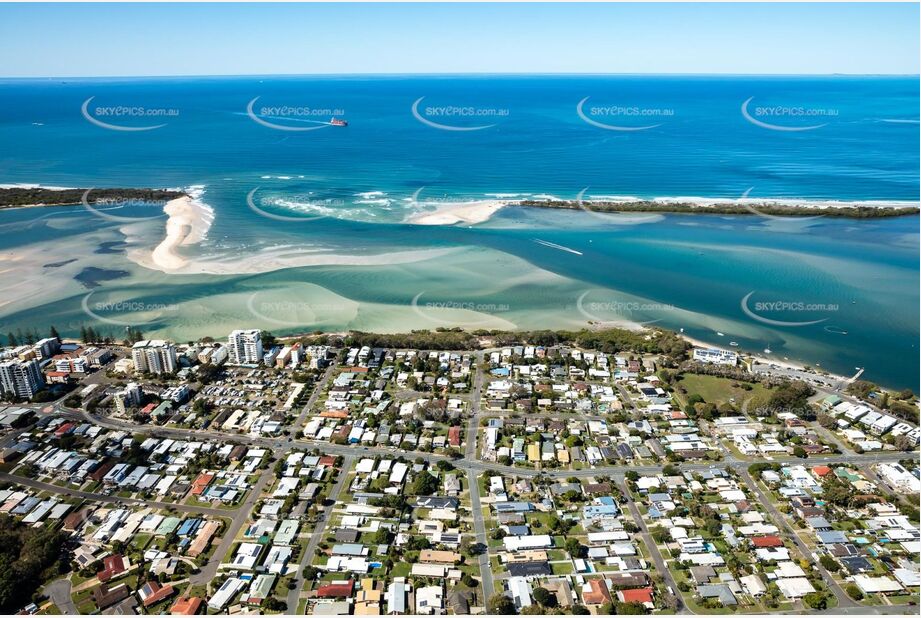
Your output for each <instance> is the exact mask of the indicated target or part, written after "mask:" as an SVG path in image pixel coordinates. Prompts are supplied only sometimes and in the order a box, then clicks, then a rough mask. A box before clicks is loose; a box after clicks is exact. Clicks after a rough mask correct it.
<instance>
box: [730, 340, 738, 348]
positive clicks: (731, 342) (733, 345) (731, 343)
mask: <svg viewBox="0 0 921 618" xmlns="http://www.w3.org/2000/svg"><path fill="white" fill-rule="evenodd" d="M729 345H731V346H732V347H734V348H737V347H739V344H738V343H736V342H735V341H730V342H729Z"/></svg>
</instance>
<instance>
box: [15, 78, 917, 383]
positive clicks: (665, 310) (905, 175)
mask: <svg viewBox="0 0 921 618" xmlns="http://www.w3.org/2000/svg"><path fill="white" fill-rule="evenodd" d="M0 92H2V94H3V96H2V97H0V111H2V113H0V161H2V168H0V169H2V174H0V183H2V184H16V183H23V184H39V185H44V186H64V187H119V186H121V187H183V188H188V187H193V186H194V187H197V189H196V190H195V191H194V195H196V196H197V199H198V201H199V202H201V203H202V204H203V205H206V206H207V209H206V210H207V219H209V220H210V219H211V218H212V217H213V221H211V222H210V225H206V226H205V228H204V229H202V230H200V232H201V234H202V239H201V240H200V241H194V242H193V241H192V240H187V242H186V244H184V245H181V246H180V247H179V248H178V252H179V253H180V254H181V255H182V256H183V257H184V259H185V260H187V262H188V267H186V268H184V269H183V270H181V271H179V272H163V269H159V268H157V267H156V265H155V264H152V263H151V261H150V259H149V256H150V252H151V250H152V249H153V248H154V247H156V246H157V245H158V244H159V243H160V242H161V241H162V240H163V238H164V236H165V221H166V219H165V217H162V216H159V215H160V214H161V212H162V206H163V205H162V204H143V203H133V202H132V203H125V204H114V205H112V206H111V207H110V208H105V209H100V210H99V211H97V212H91V211H89V210H87V209H85V208H83V207H76V208H75V207H54V208H29V209H17V210H8V211H0V333H6V332H9V331H13V332H15V331H16V330H17V329H21V330H28V329H30V328H35V329H40V330H46V329H47V328H48V326H50V325H51V324H53V325H54V326H55V327H56V328H57V329H58V330H59V331H60V332H62V333H64V334H72V335H73V334H77V333H78V332H79V330H80V327H81V326H82V325H94V326H95V327H97V328H99V329H100V330H103V331H105V332H111V333H112V334H113V335H115V336H117V335H118V334H119V333H120V332H121V331H123V330H124V328H126V327H127V326H133V327H137V328H139V329H141V330H142V331H143V332H144V333H145V335H148V336H162V337H170V338H174V339H177V340H180V341H185V340H189V339H193V338H197V337H200V336H205V335H209V336H213V337H216V338H222V337H224V336H225V335H226V333H227V332H228V331H229V330H231V329H233V328H239V327H246V326H251V327H262V328H266V329H268V330H271V331H273V332H275V333H279V334H281V333H294V332H308V331H313V330H336V331H340V330H346V329H361V330H380V331H390V332H393V331H405V330H410V329H413V328H437V327H454V326H460V327H465V328H521V329H524V328H528V329H530V328H578V327H582V326H587V325H589V324H590V323H591V324H605V323H611V324H616V323H620V322H631V323H650V324H655V325H661V326H664V327H668V328H673V329H676V330H677V329H684V332H685V333H687V334H688V335H690V336H693V337H695V338H697V339H700V340H702V341H706V342H710V343H713V344H717V345H721V346H723V347H730V342H732V343H734V344H735V345H734V346H731V347H734V348H737V349H738V350H740V351H749V352H756V353H759V354H762V355H766V356H769V357H771V358H776V359H777V360H783V359H788V360H791V361H798V362H802V363H807V364H811V365H818V366H820V367H822V368H824V369H827V370H829V371H834V372H836V373H841V374H848V375H850V374H853V373H854V372H855V371H856V368H857V367H863V368H865V374H864V376H865V377H866V378H868V379H873V380H877V381H879V382H880V383H882V384H885V385H889V386H894V387H912V388H917V386H918V374H919V365H918V358H919V356H918V348H917V345H918V339H919V330H918V324H919V292H918V289H919V286H918V279H919V269H918V261H919V260H918V258H919V244H918V231H919V228H918V217H917V216H910V217H899V218H889V219H839V218H832V217H814V218H804V219H777V218H774V217H770V216H767V215H761V214H752V215H745V216H739V215H736V216H724V215H716V214H712V215H685V214H681V215H678V214H674V215H673V214H669V215H629V216H628V215H603V214H598V213H595V212H582V211H578V210H573V211H559V210H546V209H534V208H524V207H514V206H507V207H505V208H502V209H500V210H499V211H498V212H497V213H496V214H494V215H492V216H491V217H490V218H489V219H488V220H485V221H483V222H479V223H475V224H463V223H462V224H458V225H442V226H431V225H429V226H423V225H415V224H412V223H409V222H407V220H408V219H412V217H413V216H415V215H419V214H425V213H430V212H433V211H435V212H438V211H440V210H441V209H443V208H446V207H451V206H453V205H455V204H456V203H458V202H460V203H466V202H488V201H492V202H495V201H496V200H512V199H526V198H531V199H547V198H552V197H557V198H563V199H576V198H577V197H578V196H580V195H581V196H583V197H584V199H585V200H591V199H621V198H624V199H626V198H642V199H656V198H682V199H685V200H703V201H706V200H711V199H717V198H718V199H723V200H739V199H747V200H759V199H766V200H767V199H771V200H789V201H792V202H797V203H799V202H802V203H805V204H812V203H822V202H829V201H843V202H885V203H910V204H913V205H916V204H917V202H918V200H919V185H918V177H919V129H918V107H919V98H918V89H917V77H843V76H829V77H814V78H813V77H782V76H778V77H745V76H721V77H713V76H681V77H679V76H654V77H649V76H534V77H517V76H489V77H484V76H476V77H474V76H412V77H409V76H388V77H354V76H346V77H262V78H260V77H239V78H182V79H178V78H176V79H116V80H112V79H105V80H101V79H99V80H97V79H86V80H74V79H66V80H61V79H57V80H52V79H47V80H9V79H7V80H0ZM333 117H335V118H337V119H342V120H345V121H347V123H348V126H334V125H332V124H330V120H331V119H332V118H333ZM305 129H308V130H305ZM203 208H204V206H203ZM586 210H590V208H587V209H586ZM99 212H101V213H102V214H101V215H100V214H99ZM765 349H767V350H770V352H765V351H764V350H765Z"/></svg>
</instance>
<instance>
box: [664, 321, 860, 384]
mask: <svg viewBox="0 0 921 618" xmlns="http://www.w3.org/2000/svg"><path fill="white" fill-rule="evenodd" d="M678 336H679V337H681V338H683V339H685V340H686V341H688V342H690V343H691V344H692V345H694V346H695V347H698V348H711V349H714V350H723V351H724V352H734V353H736V354H738V355H739V356H740V357H742V356H744V357H748V358H751V359H754V360H755V361H756V362H757V363H758V364H759V365H776V366H778V367H783V368H784V369H793V370H795V371H805V370H806V365H804V364H797V363H795V362H793V361H790V360H782V359H776V358H768V357H766V356H762V355H759V354H751V353H749V352H745V351H744V350H739V349H737V348H732V347H724V346H719V345H713V344H712V343H706V342H704V341H700V340H699V339H694V338H693V337H689V336H687V335H685V334H684V333H678ZM814 373H815V374H816V375H817V376H820V375H821V376H825V377H827V378H830V379H832V380H834V381H848V380H850V379H851V378H850V377H849V376H842V375H839V374H837V373H831V372H830V371H825V370H824V369H822V370H821V371H820V372H819V371H814Z"/></svg>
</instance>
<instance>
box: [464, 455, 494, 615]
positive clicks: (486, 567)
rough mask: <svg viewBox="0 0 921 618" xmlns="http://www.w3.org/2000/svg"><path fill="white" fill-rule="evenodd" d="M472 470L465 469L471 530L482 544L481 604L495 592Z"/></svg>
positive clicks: (480, 508) (476, 486)
mask: <svg viewBox="0 0 921 618" xmlns="http://www.w3.org/2000/svg"><path fill="white" fill-rule="evenodd" d="M476 478H477V477H476V475H475V474H474V473H473V470H467V484H468V485H469V486H470V503H471V510H472V511H473V531H474V532H475V533H476V541H477V543H482V544H483V548H484V549H483V553H481V554H479V555H478V556H477V561H478V562H479V563H480V577H481V579H482V581H483V596H484V597H485V598H484V599H483V606H484V607H485V606H486V603H487V602H488V601H489V599H491V598H492V596H493V595H494V594H495V592H496V590H495V584H494V583H493V578H492V567H491V566H490V564H489V539H488V538H487V537H486V524H485V523H484V522H483V506H482V504H481V503H480V486H479V485H478V484H477V480H476Z"/></svg>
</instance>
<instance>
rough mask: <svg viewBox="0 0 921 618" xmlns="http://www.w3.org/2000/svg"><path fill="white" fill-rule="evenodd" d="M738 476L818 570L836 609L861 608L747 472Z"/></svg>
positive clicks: (744, 471)
mask: <svg viewBox="0 0 921 618" xmlns="http://www.w3.org/2000/svg"><path fill="white" fill-rule="evenodd" d="M739 475H740V476H741V477H742V480H743V481H745V484H746V485H748V488H749V489H750V490H751V491H752V492H754V494H755V495H756V496H758V501H759V502H761V504H762V505H763V506H764V508H766V509H767V510H768V512H769V513H770V515H771V517H772V518H773V520H774V523H775V524H776V525H777V526H778V527H779V528H782V529H784V530H786V531H787V533H788V534H789V536H790V538H792V539H793V542H794V543H796V546H797V547H798V548H799V551H800V553H801V554H802V555H803V557H804V558H805V559H806V560H808V561H809V562H811V563H812V565H813V566H814V567H815V568H816V570H818V572H819V574H821V575H822V579H823V580H825V584H826V585H827V586H828V589H829V590H831V591H832V593H834V595H835V596H836V597H837V598H838V607H837V608H836V609H847V608H853V607H862V606H859V605H858V604H857V603H855V602H854V601H852V600H851V597H849V596H848V595H847V593H846V592H844V590H843V589H842V588H841V586H840V585H839V584H838V582H836V581H835V579H834V578H833V577H832V576H831V575H830V574H829V573H828V571H826V570H825V567H823V566H822V563H821V562H820V561H818V560H813V559H812V550H810V549H809V547H808V546H807V545H806V543H805V541H803V539H802V538H800V535H799V533H797V532H796V530H794V529H793V528H792V527H791V526H790V525H789V524H788V523H787V520H786V519H785V518H784V516H783V515H782V514H781V512H780V511H778V510H777V507H776V506H775V504H774V501H773V500H769V499H768V497H767V496H765V495H764V492H762V491H761V488H760V487H758V484H757V483H756V482H755V480H754V479H753V478H752V477H751V475H750V474H749V473H748V470H746V469H743V470H739Z"/></svg>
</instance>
